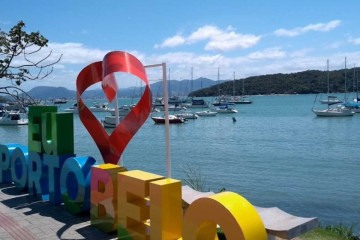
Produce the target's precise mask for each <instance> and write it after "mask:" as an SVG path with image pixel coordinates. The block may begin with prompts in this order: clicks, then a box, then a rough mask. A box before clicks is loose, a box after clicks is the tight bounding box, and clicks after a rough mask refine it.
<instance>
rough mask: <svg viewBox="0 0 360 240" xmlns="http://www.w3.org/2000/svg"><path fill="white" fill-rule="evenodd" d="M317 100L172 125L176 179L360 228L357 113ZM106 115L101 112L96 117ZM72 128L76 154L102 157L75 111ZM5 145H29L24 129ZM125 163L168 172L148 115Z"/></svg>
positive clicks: (0, 130) (273, 102)
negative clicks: (338, 113) (321, 111)
mask: <svg viewBox="0 0 360 240" xmlns="http://www.w3.org/2000/svg"><path fill="white" fill-rule="evenodd" d="M314 99H315V96H314V95H287V96H254V97H252V100H253V104H250V105H237V106H236V108H237V109H238V111H239V112H238V113H236V114H230V115H229V114H223V115H218V116H216V117H202V118H199V119H196V120H189V121H187V122H186V123H185V124H182V125H170V145H171V162H172V165H171V170H172V177H173V178H176V179H183V178H184V176H185V172H184V168H186V165H187V164H188V165H190V166H191V167H193V168H194V169H196V170H197V171H198V173H200V174H201V175H202V176H203V177H204V178H205V179H206V183H207V187H208V188H209V189H210V190H212V191H217V190H220V189H221V188H226V189H227V190H229V191H234V192H237V193H240V194H242V195H243V196H244V197H246V198H247V199H248V200H249V201H250V202H251V203H253V204H254V205H257V206H261V207H272V206H276V207H279V208H281V209H283V210H285V211H286V212H288V213H290V214H294V215H298V216H302V217H313V216H315V217H318V218H319V219H320V221H321V222H322V223H332V224H337V223H343V224H349V225H352V224H358V225H357V226H356V227H357V229H360V226H359V225H360V185H359V184H360V158H359V142H360V129H359V128H360V114H359V115H355V116H353V117H344V118H318V117H315V115H314V114H313V113H312V112H311V107H312V105H313V101H314ZM119 101H120V104H126V103H129V101H130V100H125V99H122V100H119ZM68 105H69V106H70V105H71V103H68ZM61 108H65V106H62V107H61ZM105 115H106V114H104V113H97V116H98V117H99V118H103V117H104V116H105ZM232 117H236V119H237V121H236V122H235V123H234V122H233V121H232ZM74 125H75V144H76V145H75V152H76V154H77V155H91V156H93V157H95V159H97V160H98V161H99V162H101V156H100V154H99V151H98V150H97V147H96V145H95V144H94V142H93V140H92V139H91V137H90V135H89V134H88V132H87V131H86V129H85V128H84V126H83V125H82V123H81V122H80V121H79V117H78V116H77V115H76V114H75V115H74ZM0 142H1V143H10V142H16V143H22V144H25V145H27V127H26V126H25V127H3V126H1V127H0ZM123 161H124V165H125V167H127V168H128V169H141V170H144V171H149V172H153V173H157V174H160V175H164V176H166V174H167V172H166V170H167V168H166V155H165V127H164V126H163V125H155V124H154V123H153V122H152V120H151V119H150V118H149V119H148V121H147V122H146V123H145V124H144V125H143V127H142V128H141V129H140V130H139V132H138V133H137V134H136V135H135V137H134V138H133V140H132V141H131V142H130V144H129V145H128V147H127V149H126V151H125V153H124V155H123Z"/></svg>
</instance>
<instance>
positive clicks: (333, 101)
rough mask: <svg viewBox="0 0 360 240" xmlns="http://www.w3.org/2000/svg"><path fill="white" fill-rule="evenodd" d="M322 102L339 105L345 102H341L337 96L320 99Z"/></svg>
mask: <svg viewBox="0 0 360 240" xmlns="http://www.w3.org/2000/svg"><path fill="white" fill-rule="evenodd" d="M320 102H321V103H322V104H338V103H342V102H343V101H341V100H340V99H339V98H338V97H337V96H328V98H327V99H320Z"/></svg>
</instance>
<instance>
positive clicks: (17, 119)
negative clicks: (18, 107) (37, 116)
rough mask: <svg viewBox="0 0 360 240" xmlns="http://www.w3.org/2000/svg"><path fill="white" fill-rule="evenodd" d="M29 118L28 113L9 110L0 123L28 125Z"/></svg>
mask: <svg viewBox="0 0 360 240" xmlns="http://www.w3.org/2000/svg"><path fill="white" fill-rule="evenodd" d="M28 122H29V119H28V118H27V115H26V113H21V112H19V111H16V112H14V111H7V112H5V113H4V115H3V116H2V117H1V118H0V125H27V124H28Z"/></svg>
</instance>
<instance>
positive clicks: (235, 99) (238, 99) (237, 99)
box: [228, 72, 252, 104]
mask: <svg viewBox="0 0 360 240" xmlns="http://www.w3.org/2000/svg"><path fill="white" fill-rule="evenodd" d="M244 94H245V87H244V79H243V80H242V94H241V96H235V72H234V80H233V95H232V96H231V97H229V100H228V101H229V103H235V104H251V103H252V101H251V100H250V98H249V97H247V96H245V95H244Z"/></svg>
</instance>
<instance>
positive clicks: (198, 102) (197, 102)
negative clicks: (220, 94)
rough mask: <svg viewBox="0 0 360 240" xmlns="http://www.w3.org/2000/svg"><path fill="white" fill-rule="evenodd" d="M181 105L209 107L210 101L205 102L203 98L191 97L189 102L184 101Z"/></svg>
mask: <svg viewBox="0 0 360 240" xmlns="http://www.w3.org/2000/svg"><path fill="white" fill-rule="evenodd" d="M182 106H184V107H186V108H209V107H210V103H209V102H206V101H205V100H204V99H191V103H186V104H183V105H182Z"/></svg>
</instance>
